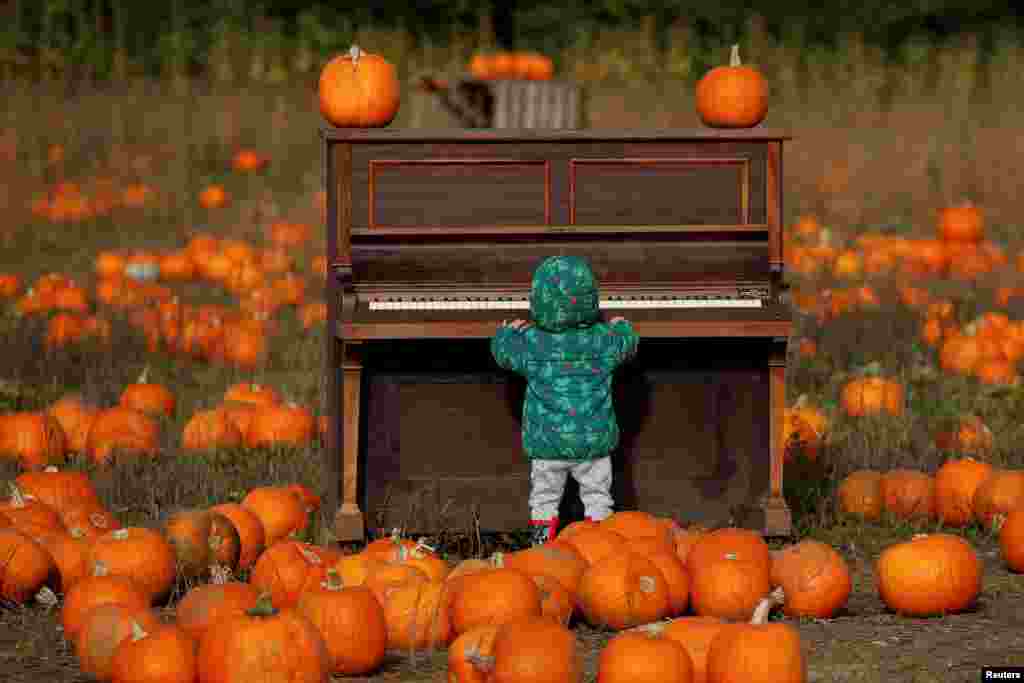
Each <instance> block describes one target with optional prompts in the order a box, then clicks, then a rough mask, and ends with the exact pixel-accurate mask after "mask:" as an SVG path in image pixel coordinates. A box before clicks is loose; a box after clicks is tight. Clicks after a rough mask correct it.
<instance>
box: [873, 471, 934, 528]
mask: <svg viewBox="0 0 1024 683" xmlns="http://www.w3.org/2000/svg"><path fill="white" fill-rule="evenodd" d="M880 493H881V495H882V505H883V507H884V508H885V510H886V512H888V513H889V514H891V515H893V516H894V517H896V518H898V519H912V518H914V517H922V518H925V519H929V518H932V517H934V516H935V479H934V478H932V477H931V476H929V475H927V474H925V473H924V472H919V471H917V470H909V469H896V470H890V471H888V472H886V473H885V474H884V475H882V479H881V482H880Z"/></svg>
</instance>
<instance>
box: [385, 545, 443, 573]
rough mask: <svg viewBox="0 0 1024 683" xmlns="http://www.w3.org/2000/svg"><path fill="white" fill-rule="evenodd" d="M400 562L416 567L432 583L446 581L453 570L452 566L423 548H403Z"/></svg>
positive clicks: (400, 553) (399, 557) (400, 552)
mask: <svg viewBox="0 0 1024 683" xmlns="http://www.w3.org/2000/svg"><path fill="white" fill-rule="evenodd" d="M398 561H399V562H401V563H402V564H405V565H408V566H410V567H416V568H417V569H419V570H420V571H422V572H423V574H424V575H425V576H426V577H427V578H428V579H430V580H431V581H444V580H445V578H447V576H448V572H449V571H450V570H451V566H449V564H448V563H447V562H445V561H444V560H442V559H441V558H440V557H438V556H437V555H435V554H434V553H433V552H432V551H430V550H428V549H427V548H425V547H423V546H417V547H415V548H413V549H411V550H410V549H409V548H406V547H402V548H401V550H400V551H399V554H398Z"/></svg>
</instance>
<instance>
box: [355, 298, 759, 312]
mask: <svg viewBox="0 0 1024 683" xmlns="http://www.w3.org/2000/svg"><path fill="white" fill-rule="evenodd" d="M369 304H370V310H371V311H445V310H451V311H483V310H502V311H528V310H530V300H529V299H523V298H511V297H510V298H500V297H499V298H496V299H484V298H478V299H472V298H470V299H459V298H454V297H453V298H440V299H438V298H431V297H423V298H415V297H414V298H405V299H370V301H369ZM762 305H763V304H762V300H761V299H760V298H759V297H748V298H729V297H717V296H689V297H656V296H651V297H608V298H603V299H601V302H600V307H601V309H602V310H607V309H612V310H620V309H634V308H655V309H661V308H761V307H762Z"/></svg>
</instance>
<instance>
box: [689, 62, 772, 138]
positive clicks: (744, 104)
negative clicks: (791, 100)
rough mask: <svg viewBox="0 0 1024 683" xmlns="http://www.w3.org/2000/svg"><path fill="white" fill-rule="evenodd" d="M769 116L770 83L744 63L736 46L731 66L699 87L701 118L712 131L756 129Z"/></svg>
mask: <svg viewBox="0 0 1024 683" xmlns="http://www.w3.org/2000/svg"><path fill="white" fill-rule="evenodd" d="M767 113H768V82H767V81H766V80H765V78H764V76H762V75H761V72H760V71H758V70H757V69H755V68H752V67H750V66H743V65H742V64H741V62H740V46H739V45H733V46H732V52H731V54H730V56H729V65H728V66H718V67H715V68H714V69H712V70H711V71H709V72H708V73H706V74H705V75H704V77H703V78H701V79H700V81H699V82H698V83H697V114H698V115H699V116H700V119H701V121H703V122H704V125H706V126H710V127H712V128H752V127H753V126H756V125H757V124H759V123H761V121H763V120H764V117H765V114H767Z"/></svg>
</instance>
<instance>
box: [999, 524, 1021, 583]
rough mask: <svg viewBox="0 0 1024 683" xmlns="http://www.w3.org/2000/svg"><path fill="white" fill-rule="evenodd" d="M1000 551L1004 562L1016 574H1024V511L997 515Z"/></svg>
mask: <svg viewBox="0 0 1024 683" xmlns="http://www.w3.org/2000/svg"><path fill="white" fill-rule="evenodd" d="M996 524H997V525H998V527H999V551H1000V554H1001V555H1002V557H1003V562H1005V563H1006V566H1007V567H1009V568H1010V570H1011V571H1014V572H1024V509H1022V510H1013V511H1012V512H1010V513H1009V514H1007V515H1005V516H1003V515H997V516H996Z"/></svg>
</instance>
